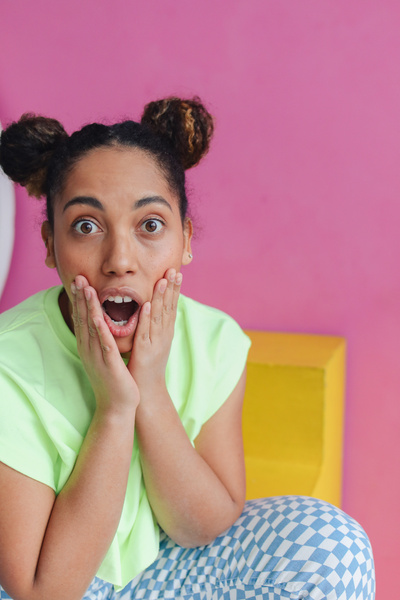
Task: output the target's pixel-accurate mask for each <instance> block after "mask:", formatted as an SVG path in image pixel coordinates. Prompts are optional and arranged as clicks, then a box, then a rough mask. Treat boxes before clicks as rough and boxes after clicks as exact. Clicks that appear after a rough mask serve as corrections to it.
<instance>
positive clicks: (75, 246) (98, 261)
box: [42, 148, 192, 353]
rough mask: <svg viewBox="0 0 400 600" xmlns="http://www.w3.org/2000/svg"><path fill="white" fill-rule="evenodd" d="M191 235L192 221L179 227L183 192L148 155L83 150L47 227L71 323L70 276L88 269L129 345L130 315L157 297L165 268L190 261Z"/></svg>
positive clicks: (122, 346)
mask: <svg viewBox="0 0 400 600" xmlns="http://www.w3.org/2000/svg"><path fill="white" fill-rule="evenodd" d="M191 234H192V227H191V222H190V221H189V220H187V221H186V222H185V224H184V226H183V227H182V221H181V216H180V213H179V205H178V199H177V197H176V195H175V194H174V193H173V192H172V191H171V189H170V187H169V185H168V183H167V181H166V179H165V177H164V176H163V174H162V173H161V171H160V169H159V168H158V166H157V164H156V162H155V161H154V160H153V159H152V158H151V157H150V156H149V155H147V154H145V153H144V152H143V151H141V150H138V149H125V148H98V149H96V150H92V151H91V152H90V153H88V154H87V155H85V156H84V157H83V158H82V159H81V160H80V161H79V162H78V163H77V164H76V165H75V166H74V168H73V170H72V171H71V173H70V174H69V175H68V177H67V180H66V183H65V185H64V189H63V191H62V193H61V194H60V195H59V197H58V198H57V199H56V201H55V206H54V229H53V231H51V230H50V226H49V224H48V223H47V222H46V223H44V224H43V227H42V235H43V238H44V240H45V242H46V246H47V257H46V264H47V266H49V267H56V268H57V271H58V274H59V276H60V279H61V281H62V283H63V285H64V288H65V290H66V293H67V295H68V298H69V302H68V303H66V304H65V307H64V308H63V305H62V304H61V306H62V310H63V315H64V318H65V320H66V321H67V323H68V324H69V325H70V326H71V296H72V294H71V283H72V282H73V281H74V280H75V278H76V276H77V275H84V276H85V277H86V279H87V280H88V281H89V284H90V285H91V286H92V287H93V288H94V289H95V290H96V292H97V295H98V298H99V301H100V304H101V305H102V307H103V312H104V313H105V314H108V315H109V316H108V317H107V316H105V318H106V321H107V324H108V325H109V328H110V331H111V332H112V333H113V335H114V338H115V340H116V342H117V345H118V348H119V351H120V352H121V353H124V352H129V351H130V350H131V348H132V343H133V336H134V333H135V329H136V325H137V318H135V319H130V321H129V318H130V316H131V314H132V311H135V314H136V315H137V314H138V312H139V310H140V307H141V306H142V305H143V303H144V302H146V301H148V300H151V299H152V296H153V290H154V286H155V284H156V283H157V281H159V280H160V279H161V278H163V277H164V274H165V272H166V271H167V269H169V268H174V269H176V270H177V272H179V270H180V268H181V266H182V264H188V263H189V262H190V259H191V257H190V256H189V253H190V240H191ZM108 298H111V300H108ZM121 299H122V301H121ZM129 299H131V300H129ZM111 319H112V320H111ZM126 320H128V321H129V324H128V325H127V326H124V325H122V323H124V322H125V321H126ZM118 323H119V324H118Z"/></svg>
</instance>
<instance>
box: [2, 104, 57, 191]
mask: <svg viewBox="0 0 400 600" xmlns="http://www.w3.org/2000/svg"><path fill="white" fill-rule="evenodd" d="M66 137H68V134H67V133H66V132H65V130H64V127H63V126H62V125H61V123H59V122H58V121H56V120H55V119H48V118H46V117H41V116H37V115H34V114H31V113H26V114H24V115H22V117H21V118H20V120H19V121H16V122H14V123H11V125H9V127H7V129H5V130H4V131H3V132H2V134H1V145H0V165H1V166H2V168H3V171H4V172H5V173H6V175H8V177H10V179H12V180H13V181H15V183H19V184H20V185H23V186H25V187H26V189H27V190H28V193H29V195H30V196H36V198H40V197H41V196H43V195H45V194H46V189H45V181H46V174H47V168H48V165H49V161H50V159H51V157H52V155H53V152H54V150H55V148H56V147H57V146H58V145H59V144H60V142H61V141H62V140H63V139H65V138H66Z"/></svg>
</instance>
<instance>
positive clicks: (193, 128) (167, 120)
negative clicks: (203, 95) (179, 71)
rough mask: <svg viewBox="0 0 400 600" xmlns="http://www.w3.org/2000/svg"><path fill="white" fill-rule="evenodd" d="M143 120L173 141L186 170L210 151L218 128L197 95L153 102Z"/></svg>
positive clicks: (145, 110) (156, 131) (145, 112)
mask: <svg viewBox="0 0 400 600" xmlns="http://www.w3.org/2000/svg"><path fill="white" fill-rule="evenodd" d="M141 122H142V123H146V124H147V125H149V127H151V129H152V130H153V131H154V132H155V133H157V134H159V135H162V136H163V137H165V138H167V139H168V140H169V142H170V144H172V146H173V148H174V151H175V153H176V154H177V157H178V159H179V160H180V161H181V163H182V165H183V168H184V169H190V168H191V167H194V166H195V165H197V164H198V163H199V162H200V160H201V159H202V158H203V156H204V155H205V154H207V152H208V149H209V146H210V140H211V137H212V134H213V131H214V124H213V118H212V116H211V115H210V113H209V112H208V111H207V110H206V109H205V107H204V106H203V104H202V103H201V101H200V99H199V98H197V97H195V98H193V99H192V100H181V99H180V98H174V97H171V98H165V99H164V100H158V101H156V102H150V103H149V104H147V105H146V106H145V109H144V112H143V116H142V121H141Z"/></svg>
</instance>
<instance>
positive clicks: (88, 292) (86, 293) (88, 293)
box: [83, 288, 90, 300]
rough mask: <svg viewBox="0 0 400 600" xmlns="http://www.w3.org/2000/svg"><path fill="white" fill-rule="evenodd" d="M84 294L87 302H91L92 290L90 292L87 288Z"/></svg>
mask: <svg viewBox="0 0 400 600" xmlns="http://www.w3.org/2000/svg"><path fill="white" fill-rule="evenodd" d="M83 293H84V294H85V298H86V300H90V290H88V289H87V288H85V289H84V290H83Z"/></svg>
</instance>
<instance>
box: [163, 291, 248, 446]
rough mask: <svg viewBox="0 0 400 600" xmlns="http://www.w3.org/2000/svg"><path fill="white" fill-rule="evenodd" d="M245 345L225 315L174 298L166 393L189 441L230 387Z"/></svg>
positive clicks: (244, 356)
mask: <svg viewBox="0 0 400 600" xmlns="http://www.w3.org/2000/svg"><path fill="white" fill-rule="evenodd" d="M250 343H251V342H250V339H249V338H248V337H247V335H246V334H245V333H244V332H243V331H242V329H241V328H240V326H239V325H238V324H237V323H236V321H234V319H232V317H230V316H229V315H227V314H225V313H223V312H222V311H220V310H218V309H216V308H212V307H210V306H206V305H204V304H200V303H199V302H196V301H195V300H192V299H190V298H187V297H186V296H181V297H180V299H179V306H178V315H177V320H176V323H175V335H174V340H173V343H172V348H171V353H170V357H169V361H168V365H167V389H168V391H169V394H170V396H171V398H172V401H173V402H174V405H175V408H176V409H177V411H178V414H179V416H180V418H181V421H182V423H183V426H184V427H185V430H186V432H187V434H188V436H189V439H190V440H191V441H192V442H193V441H194V440H195V439H196V437H197V435H198V434H199V432H200V430H201V427H202V426H203V425H204V423H205V422H206V421H208V419H210V417H212V416H213V415H214V414H215V413H216V412H217V410H218V409H219V408H221V406H222V405H223V404H224V402H225V401H226V400H227V399H228V398H229V396H230V394H231V393H232V392H233V390H234V389H235V387H236V385H237V383H238V381H239V379H240V376H241V375H242V373H243V370H244V368H245V366H246V360H247V354H248V350H249V347H250Z"/></svg>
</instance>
